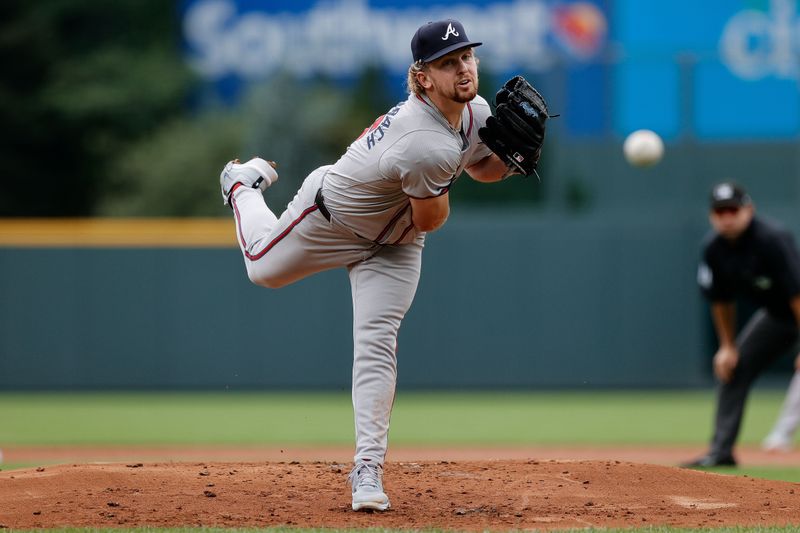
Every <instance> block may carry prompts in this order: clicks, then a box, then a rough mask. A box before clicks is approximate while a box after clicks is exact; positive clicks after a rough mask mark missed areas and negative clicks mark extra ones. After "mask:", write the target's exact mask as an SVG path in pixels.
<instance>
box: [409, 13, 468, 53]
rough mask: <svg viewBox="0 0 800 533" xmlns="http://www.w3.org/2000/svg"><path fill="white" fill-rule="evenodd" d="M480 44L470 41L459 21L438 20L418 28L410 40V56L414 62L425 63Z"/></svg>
mask: <svg viewBox="0 0 800 533" xmlns="http://www.w3.org/2000/svg"><path fill="white" fill-rule="evenodd" d="M482 44H483V43H478V42H472V41H470V40H469V38H468V37H467V32H465V31H464V26H463V25H462V24H461V23H460V22H459V21H457V20H455V19H447V20H439V21H436V22H428V23H427V24H425V25H424V26H420V28H419V29H418V30H417V32H416V33H415V34H414V37H413V38H412V39H411V55H412V56H413V57H414V61H422V62H423V63H427V62H429V61H433V60H434V59H439V58H440V57H442V56H443V55H445V54H449V53H450V52H453V51H455V50H458V49H459V48H467V47H468V46H480V45H482Z"/></svg>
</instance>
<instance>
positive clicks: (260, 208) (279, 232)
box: [232, 170, 423, 463]
mask: <svg viewBox="0 0 800 533" xmlns="http://www.w3.org/2000/svg"><path fill="white" fill-rule="evenodd" d="M322 176H323V172H322V171H320V170H317V171H314V172H312V173H311V174H310V175H309V176H308V178H306V180H305V181H304V182H303V185H302V186H301V188H300V190H299V191H298V192H297V195H296V196H295V197H294V199H293V200H292V202H291V203H289V205H288V206H287V208H286V211H284V212H283V214H282V215H281V216H280V218H278V217H276V216H275V215H274V214H273V213H272V211H270V209H269V208H268V207H267V205H266V203H265V202H264V197H263V195H262V194H261V191H260V190H256V189H248V188H245V187H240V188H239V189H237V190H236V191H234V194H233V197H232V208H233V211H234V216H235V218H236V230H237V237H238V241H239V247H240V248H241V250H242V254H243V256H244V260H245V266H246V268H247V274H248V277H249V278H250V280H251V281H252V282H253V283H256V284H258V285H262V286H264V287H270V288H278V287H282V286H284V285H287V284H289V283H293V282H294V281H297V280H299V279H302V278H304V277H306V276H309V275H311V274H314V273H316V272H320V271H323V270H328V269H332V268H340V267H344V268H347V270H348V272H349V275H350V285H351V290H352V298H353V343H354V354H353V410H354V415H355V429H356V450H355V457H354V459H355V460H356V461H359V460H363V459H368V460H371V461H374V462H378V463H383V461H384V457H385V455H386V449H387V445H388V432H389V419H390V417H391V412H392V404H393V402H394V395H395V383H396V378H397V355H396V351H397V333H398V330H399V328H400V323H401V321H402V320H403V317H404V316H405V314H406V312H407V311H408V309H409V307H410V306H411V302H412V300H413V298H414V293H415V292H416V290H417V283H418V281H419V276H420V267H421V263H422V248H423V238H422V237H420V238H419V239H417V240H416V241H415V242H413V243H410V244H402V245H378V244H375V243H374V242H372V241H369V240H367V239H364V238H362V237H359V236H358V235H356V234H355V233H353V232H352V231H350V230H349V229H348V228H347V227H346V226H344V225H343V224H342V223H341V222H340V221H338V220H337V219H336V218H335V217H334V218H332V219H331V220H327V219H326V218H325V217H324V216H323V215H322V214H321V213H320V211H319V209H318V207H317V205H316V204H315V203H314V198H315V195H316V192H317V190H318V189H319V187H320V185H321V182H322Z"/></svg>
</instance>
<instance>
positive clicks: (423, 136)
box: [322, 94, 491, 244]
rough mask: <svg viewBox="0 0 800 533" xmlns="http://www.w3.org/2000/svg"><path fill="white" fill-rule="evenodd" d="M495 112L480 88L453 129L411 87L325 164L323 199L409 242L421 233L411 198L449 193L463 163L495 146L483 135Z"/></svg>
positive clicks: (343, 216) (337, 212) (386, 236)
mask: <svg viewBox="0 0 800 533" xmlns="http://www.w3.org/2000/svg"><path fill="white" fill-rule="evenodd" d="M490 114H491V110H490V109H489V105H488V104H487V103H486V100H484V99H483V98H482V97H480V96H477V97H476V98H475V99H474V100H473V101H472V102H470V103H468V104H467V105H466V106H465V108H464V111H463V114H462V117H461V128H460V129H459V130H456V129H454V128H453V127H452V126H450V124H449V123H448V122H447V120H446V119H445V118H444V116H443V115H442V113H441V112H440V111H439V110H438V109H437V108H436V107H435V106H434V105H433V104H432V103H431V102H430V100H429V99H428V98H427V97H424V96H417V95H413V94H412V95H411V96H409V98H408V99H407V100H406V101H404V102H401V103H400V104H399V105H397V106H395V107H393V108H392V109H391V110H389V112H388V113H386V114H385V115H383V116H381V117H379V118H378V119H377V120H376V121H375V122H374V123H373V124H372V126H371V127H369V128H367V129H366V130H364V132H363V133H362V134H361V136H360V137H359V138H358V139H356V140H355V141H354V142H353V143H352V144H351V145H350V147H349V148H348V149H347V152H346V153H345V154H344V155H343V156H342V157H341V158H340V159H339V161H337V162H336V163H335V164H334V165H333V166H332V167H330V168H329V169H328V172H327V174H326V176H325V178H324V183H323V187H322V189H323V196H324V198H325V206H326V207H327V208H328V210H329V211H330V212H331V214H332V215H333V216H334V217H336V218H338V219H339V220H340V221H341V222H342V223H343V224H345V225H346V226H348V227H349V228H351V229H352V230H353V231H355V232H356V233H358V234H359V235H362V236H364V237H365V238H367V239H369V240H372V241H374V242H378V243H381V244H403V243H408V242H412V241H413V240H414V239H415V238H416V237H417V236H418V234H417V232H416V231H415V229H414V225H413V223H412V222H411V208H410V203H409V199H408V198H409V197H411V198H432V197H435V196H440V195H442V194H444V193H446V192H447V191H448V190H450V186H451V185H452V184H453V182H454V181H455V180H456V179H457V178H458V176H459V175H460V174H461V173H462V172H463V170H464V168H466V167H468V166H470V165H472V164H474V163H476V162H478V161H480V160H481V159H483V158H485V157H486V156H488V155H489V154H490V153H491V151H490V150H489V149H488V148H487V147H486V145H484V144H483V143H482V142H481V140H480V138H479V137H478V127H480V126H482V125H483V124H485V123H486V118H487V117H488V116H489V115H490Z"/></svg>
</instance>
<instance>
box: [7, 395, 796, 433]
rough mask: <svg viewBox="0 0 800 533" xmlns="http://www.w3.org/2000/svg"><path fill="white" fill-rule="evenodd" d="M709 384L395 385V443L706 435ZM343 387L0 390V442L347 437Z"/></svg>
mask: <svg viewBox="0 0 800 533" xmlns="http://www.w3.org/2000/svg"><path fill="white" fill-rule="evenodd" d="M751 396H752V397H751V399H750V401H749V404H748V406H747V412H746V414H745V420H744V424H743V429H742V435H741V438H740V442H742V443H757V442H759V441H760V439H761V438H763V436H764V435H765V434H766V433H767V431H768V430H769V428H770V426H771V424H772V423H773V421H774V420H775V417H776V415H777V413H778V410H779V408H780V402H781V401H782V400H783V391H780V390H775V391H773V390H764V391H759V390H756V391H754V392H753V394H752V395H751ZM713 409H714V398H713V394H712V392H710V391H688V392H687V391H659V392H530V393H525V392H511V393H501V392H479V393H454V392H447V393H421V392H402V391H401V392H399V393H398V395H397V399H396V402H395V408H394V412H393V416H392V430H391V439H392V442H393V443H395V444H408V445H449V446H452V445H455V446H476V445H544V444H573V445H603V444H609V445H618V444H629V445H645V444H659V445H670V444H675V445H686V444H692V445H693V444H701V443H704V442H706V440H707V438H708V436H709V434H710V431H711V421H712V416H713ZM352 417H353V415H352V405H351V403H350V396H349V394H348V393H277V392H276V393H0V445H2V444H5V445H77V444H86V445H90V444H91V445H105V444H120V445H137V444H142V445H163V444H196V445H206V444H207V445H213V444H219V445H246V444H254V445H273V444H274V445H279V444H308V445H335V444H348V443H350V442H351V441H352V438H353V421H352Z"/></svg>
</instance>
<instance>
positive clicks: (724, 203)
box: [711, 181, 752, 209]
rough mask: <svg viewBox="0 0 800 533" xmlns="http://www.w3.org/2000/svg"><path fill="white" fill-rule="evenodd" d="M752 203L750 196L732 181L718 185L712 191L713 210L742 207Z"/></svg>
mask: <svg viewBox="0 0 800 533" xmlns="http://www.w3.org/2000/svg"><path fill="white" fill-rule="evenodd" d="M751 202H752V200H750V195H749V194H747V191H745V190H744V189H743V188H742V187H741V186H739V185H738V184H736V183H733V182H732V181H723V182H722V183H717V184H716V185H714V187H713V188H712V189H711V209H717V208H719V207H742V206H745V205H749V204H750V203H751Z"/></svg>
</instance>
